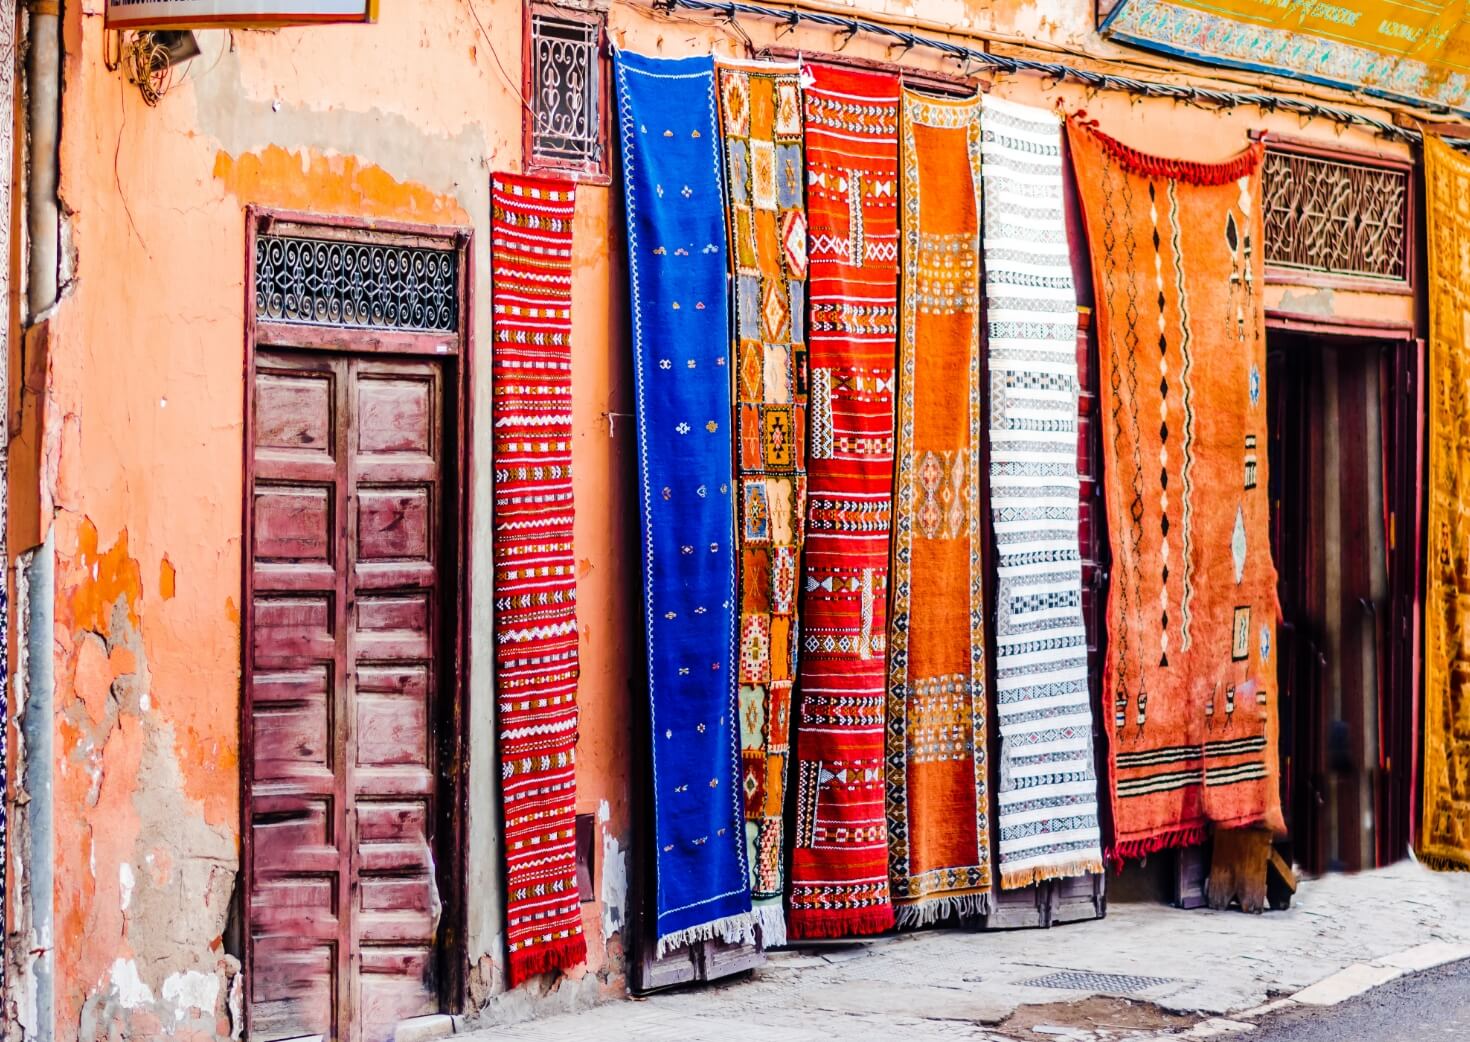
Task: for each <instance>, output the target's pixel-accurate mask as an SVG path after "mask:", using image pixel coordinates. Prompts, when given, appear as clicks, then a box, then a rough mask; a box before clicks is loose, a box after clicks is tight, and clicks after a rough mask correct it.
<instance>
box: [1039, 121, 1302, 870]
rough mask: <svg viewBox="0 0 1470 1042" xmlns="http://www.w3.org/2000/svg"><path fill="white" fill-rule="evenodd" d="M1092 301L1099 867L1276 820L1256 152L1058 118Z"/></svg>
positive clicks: (1272, 592)
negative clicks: (1107, 714)
mask: <svg viewBox="0 0 1470 1042" xmlns="http://www.w3.org/2000/svg"><path fill="white" fill-rule="evenodd" d="M1068 131H1069V136H1070V141H1071V147H1072V155H1073V159H1074V162H1075V163H1076V167H1077V183H1078V190H1079V192H1080V194H1081V197H1082V204H1083V211H1084V213H1085V216H1086V224H1087V230H1088V236H1089V239H1090V242H1091V250H1092V267H1093V280H1094V283H1095V286H1096V290H1097V298H1098V344H1099V356H1100V357H1099V363H1100V364H1099V372H1100V376H1101V387H1102V414H1103V423H1104V431H1103V459H1104V463H1105V467H1104V473H1105V491H1106V495H1107V514H1108V528H1109V538H1110V540H1111V544H1112V558H1113V570H1112V585H1111V588H1110V590H1109V596H1108V654H1107V663H1106V667H1105V670H1104V678H1103V688H1104V690H1105V691H1108V692H1110V693H1111V695H1112V699H1113V710H1114V720H1113V724H1114V729H1113V734H1112V743H1111V744H1112V748H1111V761H1112V788H1113V821H1114V832H1115V836H1114V845H1113V847H1112V849H1111V850H1110V852H1109V853H1110V856H1111V857H1112V858H1114V859H1121V858H1126V857H1139V856H1142V855H1145V854H1148V853H1150V852H1152V851H1156V850H1161V849H1164V848H1167V847H1174V846H1184V845H1189V844H1193V843H1197V842H1199V841H1201V840H1202V839H1203V838H1204V836H1205V833H1206V824H1207V823H1211V822H1212V823H1214V824H1216V825H1217V826H1219V827H1223V828H1236V827H1242V826H1247V825H1254V824H1261V823H1263V824H1266V825H1268V826H1270V827H1272V828H1275V829H1278V830H1280V829H1282V828H1283V822H1282V818H1281V807H1280V798H1279V794H1278V790H1277V778H1278V772H1279V764H1278V762H1277V753H1276V734H1277V716H1276V658H1275V640H1274V635H1275V627H1276V615H1277V602H1276V569H1275V567H1274V565H1273V564H1272V563H1271V546H1270V541H1269V528H1268V524H1269V505H1268V502H1267V494H1266V453H1265V443H1266V402H1265V386H1264V381H1265V361H1266V355H1265V346H1266V344H1265V340H1266V338H1265V310H1264V293H1263V289H1264V281H1263V262H1262V253H1261V249H1260V243H1261V241H1262V230H1261V176H1260V166H1261V155H1262V149H1261V147H1260V146H1259V145H1256V146H1253V147H1251V148H1250V149H1248V150H1246V151H1245V152H1242V153H1240V154H1239V155H1237V156H1236V157H1235V158H1233V159H1229V160H1226V161H1225V162H1223V163H1215V164H1206V163H1184V162H1179V161H1175V160H1171V159H1161V158H1158V157H1154V156H1148V155H1144V154H1143V153H1140V152H1137V151H1134V150H1133V149H1130V148H1128V147H1127V146H1125V145H1123V144H1121V143H1119V142H1117V141H1115V140H1113V139H1112V138H1110V137H1108V136H1107V135H1105V134H1103V133H1101V132H1100V131H1097V130H1096V129H1095V128H1093V127H1091V126H1090V125H1087V124H1084V123H1082V122H1081V121H1080V120H1079V119H1077V118H1073V119H1072V120H1071V121H1070V122H1069V125H1068Z"/></svg>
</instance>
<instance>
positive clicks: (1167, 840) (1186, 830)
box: [1107, 824, 1210, 872]
mask: <svg viewBox="0 0 1470 1042" xmlns="http://www.w3.org/2000/svg"><path fill="white" fill-rule="evenodd" d="M1209 837H1210V827H1209V826H1208V825H1203V824H1201V825H1185V826H1181V827H1180V828H1176V829H1169V830H1168V831H1167V832H1157V833H1155V834H1154V835H1152V836H1145V837H1143V838H1142V839H1129V840H1123V841H1122V842H1118V843H1114V844H1113V846H1112V849H1110V850H1109V851H1108V853H1107V860H1108V863H1109V864H1111V865H1112V866H1113V867H1114V868H1115V869H1117V870H1118V871H1119V872H1121V871H1123V862H1124V861H1132V860H1136V859H1138V858H1144V857H1148V856H1149V855H1150V854H1157V853H1158V852H1159V851H1161V850H1174V849H1176V848H1178V847H1195V846H1198V845H1199V844H1201V843H1203V842H1204V841H1205V840H1207V839H1209Z"/></svg>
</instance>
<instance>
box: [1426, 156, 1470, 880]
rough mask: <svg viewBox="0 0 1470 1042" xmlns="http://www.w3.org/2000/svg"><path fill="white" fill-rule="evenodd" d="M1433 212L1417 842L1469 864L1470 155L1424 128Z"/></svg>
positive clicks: (1431, 855) (1429, 855) (1442, 858)
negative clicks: (1421, 759)
mask: <svg viewBox="0 0 1470 1042" xmlns="http://www.w3.org/2000/svg"><path fill="white" fill-rule="evenodd" d="M1424 163H1425V181H1426V184H1427V188H1428V200H1427V213H1428V222H1429V316H1430V327H1429V328H1430V335H1429V410H1428V411H1429V417H1428V423H1429V522H1428V534H1429V535H1428V538H1429V546H1428V547H1427V552H1426V554H1425V559H1426V562H1427V567H1426V573H1425V586H1424V642H1425V643H1424V693H1425V694H1424V697H1425V705H1424V782H1423V790H1424V791H1423V799H1424V802H1423V807H1424V811H1423V817H1424V820H1423V827H1422V829H1421V832H1420V836H1419V851H1420V853H1421V855H1423V857H1424V859H1425V860H1426V861H1427V862H1428V863H1430V864H1432V865H1434V866H1435V867H1437V868H1461V869H1470V636H1467V634H1470V437H1467V429H1466V426H1465V417H1466V416H1470V159H1467V158H1466V157H1465V156H1463V155H1461V154H1459V153H1457V152H1455V151H1454V150H1453V149H1452V148H1450V147H1449V146H1448V145H1446V144H1444V142H1442V141H1440V139H1439V138H1437V137H1434V136H1432V135H1428V134H1426V135H1425V139H1424Z"/></svg>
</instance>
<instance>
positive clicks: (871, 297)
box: [787, 65, 899, 938]
mask: <svg viewBox="0 0 1470 1042" xmlns="http://www.w3.org/2000/svg"><path fill="white" fill-rule="evenodd" d="M807 74H808V76H809V77H810V79H809V85H808V87H807V89H806V91H805V103H806V141H807V152H806V161H807V171H808V177H807V182H808V184H807V209H808V221H809V224H810V234H809V241H810V253H811V261H810V272H809V279H810V283H809V288H810V294H811V329H810V330H809V340H810V352H811V355H810V359H811V363H810V364H811V393H810V405H809V409H810V421H809V423H810V431H811V436H810V446H809V450H808V455H807V474H808V479H807V480H808V492H807V495H808V505H807V519H806V553H805V562H804V563H805V567H806V573H805V574H806V581H805V585H804V589H803V592H802V603H801V612H802V620H803V621H802V631H801V655H800V676H801V685H800V686H801V692H802V694H801V706H800V709H799V712H798V715H797V721H796V732H797V750H796V752H797V762H798V765H799V766H798V771H799V774H798V781H797V808H798V809H797V822H796V843H795V849H794V851H793V853H792V863H791V874H792V884H791V910H790V916H789V919H788V922H787V932H788V933H789V935H790V936H792V937H794V938H810V937H843V936H848V935H852V934H869V933H878V932H880V931H882V930H886V929H888V928H889V927H891V926H892V925H893V905H892V904H891V902H890V900H889V895H888V831H887V827H886V823H885V820H884V809H883V806H884V805H883V704H884V691H885V682H886V676H887V671H886V657H885V656H886V648H887V631H888V612H887V607H888V530H889V515H890V513H891V509H892V489H893V359H894V352H895V344H896V337H897V314H898V223H897V222H898V90H899V88H898V79H897V77H895V76H890V75H880V74H873V73H865V72H856V71H852V70H848V69H837V68H833V67H830V66H822V65H813V66H810V67H809V68H808V70H807Z"/></svg>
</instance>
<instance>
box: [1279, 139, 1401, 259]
mask: <svg viewBox="0 0 1470 1042" xmlns="http://www.w3.org/2000/svg"><path fill="white" fill-rule="evenodd" d="M1408 217H1409V172H1408V170H1407V169H1404V168H1397V167H1389V166H1378V165H1369V164H1359V163H1353V162H1350V161H1344V160H1335V159H1327V158H1323V157H1321V156H1315V155H1308V154H1302V153H1296V152H1288V151H1279V150H1277V149H1268V150H1267V152H1266V166H1265V220H1266V263H1267V264H1268V265H1270V266H1272V267H1277V268H1293V269H1297V270H1302V271H1312V272H1322V273H1325V274H1328V275H1338V276H1347V277H1351V278H1370V279H1382V280H1385V281H1391V282H1398V283H1407V282H1408V281H1409V238H1408V235H1409V233H1408Z"/></svg>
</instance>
